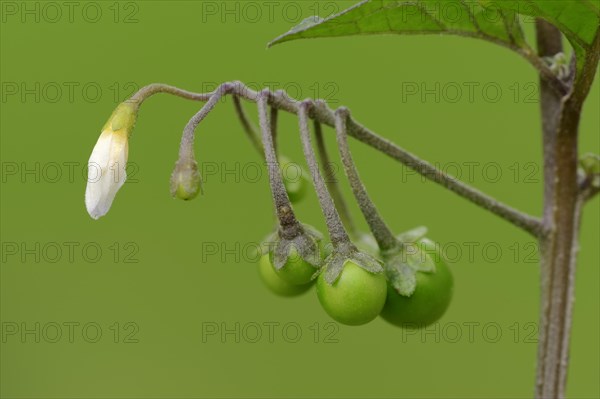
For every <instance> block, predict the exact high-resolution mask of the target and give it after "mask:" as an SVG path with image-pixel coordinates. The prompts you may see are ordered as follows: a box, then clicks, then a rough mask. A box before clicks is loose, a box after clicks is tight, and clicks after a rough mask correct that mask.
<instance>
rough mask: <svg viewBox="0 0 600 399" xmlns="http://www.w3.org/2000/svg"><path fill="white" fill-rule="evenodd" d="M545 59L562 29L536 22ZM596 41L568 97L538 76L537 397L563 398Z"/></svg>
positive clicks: (598, 49)
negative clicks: (581, 137) (584, 115)
mask: <svg viewBox="0 0 600 399" xmlns="http://www.w3.org/2000/svg"><path fill="white" fill-rule="evenodd" d="M536 35H537V41H538V47H539V53H540V55H541V56H552V55H554V54H556V53H557V52H559V51H561V50H562V44H561V35H560V32H559V31H558V29H556V28H555V27H553V26H552V25H550V24H548V23H547V22H545V21H542V20H538V21H537V23H536ZM599 53H600V37H599V36H598V35H596V38H595V40H594V42H593V44H592V48H591V50H590V51H589V52H588V55H587V57H586V59H585V60H582V61H583V68H582V71H581V74H580V75H578V76H576V77H575V80H574V81H573V82H572V88H571V90H570V91H569V93H568V94H567V95H565V96H562V97H561V96H559V95H557V93H556V92H553V91H552V90H551V89H552V88H551V84H550V82H548V81H547V79H546V78H545V77H544V76H543V75H542V76H540V87H541V100H542V102H541V113H542V128H543V140H544V181H545V187H544V217H543V225H544V231H545V232H546V234H544V235H543V236H541V237H540V250H541V257H540V258H541V293H542V296H541V309H540V339H539V349H538V369H537V373H536V397H538V398H564V397H565V390H566V381H567V371H568V364H569V346H570V336H571V326H572V311H573V301H574V292H575V269H576V257H577V251H578V246H579V224H580V218H581V211H582V206H583V203H584V201H585V198H584V195H582V193H581V192H580V190H579V182H578V174H577V169H578V142H577V141H578V133H579V122H580V118H581V108H582V106H583V102H584V100H585V98H586V97H587V95H588V93H589V90H590V87H591V85H592V82H593V79H594V76H595V74H596V68H597V66H598V59H599V57H600V55H599Z"/></svg>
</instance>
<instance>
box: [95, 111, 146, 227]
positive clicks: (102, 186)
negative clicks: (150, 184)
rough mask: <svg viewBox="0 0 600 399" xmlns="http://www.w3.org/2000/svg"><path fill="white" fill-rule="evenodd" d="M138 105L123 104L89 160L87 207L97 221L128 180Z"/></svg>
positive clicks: (106, 126) (104, 130)
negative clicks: (130, 148)
mask: <svg viewBox="0 0 600 399" xmlns="http://www.w3.org/2000/svg"><path fill="white" fill-rule="evenodd" d="M137 111H138V104H136V103H128V102H124V103H121V104H120V105H119V106H118V107H117V108H116V109H115V111H114V112H113V114H112V115H111V117H110V118H109V119H108V122H106V124H105V125H104V127H103V128H102V133H101V134H100V137H99V138H98V141H97V142H96V145H95V146H94V149H93V150H92V155H90V159H89V161H88V182H87V186H86V189H85V205H86V208H87V211H88V213H89V214H90V216H91V217H92V218H94V219H98V218H99V217H101V216H104V215H105V214H106V213H107V212H108V210H109V209H110V207H111V205H112V202H113V200H114V199H115V195H116V194H117V191H119V189H120V188H121V186H123V183H125V180H126V179H127V172H126V167H127V157H128V155H129V141H128V139H129V136H130V135H131V132H132V131H133V127H134V125H135V120H136V117H137Z"/></svg>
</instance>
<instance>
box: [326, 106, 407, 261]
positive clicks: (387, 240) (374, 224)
mask: <svg viewBox="0 0 600 399" xmlns="http://www.w3.org/2000/svg"><path fill="white" fill-rule="evenodd" d="M348 117H349V113H348V110H347V109H346V108H343V107H342V108H339V109H337V110H336V112H335V130H336V137H337V143H338V148H339V151H340V156H341V158H342V163H343V164H344V171H345V172H346V176H347V177H348V181H349V182H350V187H352V192H353V193H354V197H355V198H356V202H357V203H358V206H359V207H360V210H361V212H362V214H363V215H364V217H365V220H366V221H367V223H368V224H369V228H370V229H371V232H372V233H373V236H374V237H375V240H376V241H377V245H379V248H380V249H381V250H382V251H390V250H393V249H395V248H397V247H398V246H399V243H398V240H397V239H396V237H394V234H393V233H392V231H391V230H390V228H389V227H388V226H387V224H386V223H385V222H384V221H383V219H382V218H381V216H380V215H379V212H378V211H377V208H376V207H375V204H373V202H372V201H371V198H369V194H368V193H367V189H366V188H365V186H364V184H363V183H362V181H361V180H360V177H359V175H358V170H357V169H356V165H355V164H354V160H353V159H352V154H351V153H350V147H349V146H348V137H347V134H348V133H347V130H346V121H347V119H348Z"/></svg>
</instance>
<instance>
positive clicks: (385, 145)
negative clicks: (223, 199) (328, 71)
mask: <svg viewBox="0 0 600 399" xmlns="http://www.w3.org/2000/svg"><path fill="white" fill-rule="evenodd" d="M231 85H232V90H231V92H232V93H233V94H235V95H237V96H239V97H242V98H245V99H246V100H249V101H253V102H256V101H257V99H258V96H259V93H258V92H256V91H254V90H252V89H250V88H248V87H246V86H245V85H244V84H243V83H241V82H233V83H231ZM147 88H152V90H150V89H147ZM140 92H144V93H151V94H155V93H163V92H166V93H171V94H175V95H179V96H181V97H185V98H190V99H194V100H198V101H206V100H207V99H208V98H210V96H211V95H212V93H206V94H194V96H187V95H186V96H184V95H182V93H181V92H183V91H182V90H180V89H176V88H173V87H170V86H166V85H158V86H156V87H155V85H150V86H147V87H145V88H142V89H141V90H140ZM140 92H138V94H139V93H140ZM151 94H150V95H151ZM136 95H137V94H136ZM136 95H134V97H135V96H136ZM270 105H271V106H273V107H275V108H277V109H279V110H284V111H286V112H290V113H293V114H298V113H299V109H300V107H299V105H298V101H297V100H294V99H291V98H290V97H289V96H288V95H287V94H286V93H285V92H283V91H280V90H278V91H277V92H276V93H274V94H273V93H270ZM316 105H317V106H316V107H312V108H311V111H310V112H309V115H308V117H310V118H312V119H314V120H316V121H318V122H320V123H322V124H325V125H328V126H331V127H334V126H335V117H334V114H333V111H332V110H331V109H329V108H328V107H327V106H326V105H325V104H324V103H323V102H321V105H320V104H319V103H317V104H316ZM348 135H350V136H352V137H354V138H356V139H357V140H359V141H361V142H363V143H365V144H367V145H369V146H371V147H373V148H375V149H376V150H378V151H380V152H382V153H384V154H386V155H388V156H390V157H391V158H394V159H396V160H397V161H399V162H401V163H403V164H404V165H406V166H408V167H410V168H411V169H413V170H414V171H416V172H417V173H419V174H421V175H422V176H424V177H426V178H427V179H429V180H431V181H433V182H435V183H438V184H440V185H442V186H443V187H445V188H447V189H449V190H451V191H453V192H454V193H456V194H458V195H459V196H461V197H463V198H465V199H467V200H468V201H470V202H472V203H474V204H475V205H478V206H480V207H482V208H484V209H486V210H488V211H490V212H492V213H494V214H495V215H497V216H500V217H501V218H503V219H505V220H507V221H509V222H510V223H512V224H514V225H515V226H517V227H520V228H522V229H524V230H525V231H527V232H529V233H530V234H532V235H534V236H535V237H540V236H541V235H542V233H543V231H542V227H543V226H542V223H541V221H540V220H539V219H538V218H535V217H533V216H530V215H528V214H526V213H523V212H520V211H518V210H516V209H514V208H512V207H510V206H508V205H506V204H503V203H502V202H500V201H498V200H496V199H494V198H493V197H490V196H489V195H486V194H484V193H482V192H480V191H479V190H477V189H475V188H473V187H471V186H469V185H468V184H466V183H463V182H461V181H459V180H457V179H455V178H454V177H452V176H449V175H447V174H445V173H444V172H443V171H441V170H439V169H437V168H436V167H435V166H433V165H431V164H430V163H427V162H426V161H423V160H421V159H419V158H417V157H416V156H415V155H413V154H411V153H409V152H408V151H406V150H404V149H403V148H401V147H399V146H398V145H396V144H394V143H392V142H390V141H388V140H387V139H385V138H383V137H381V136H378V135H377V134H375V133H374V132H372V131H370V130H369V129H367V128H366V127H364V126H362V125H360V124H358V123H356V122H354V121H352V120H350V121H348Z"/></svg>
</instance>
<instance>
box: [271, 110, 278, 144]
mask: <svg viewBox="0 0 600 399" xmlns="http://www.w3.org/2000/svg"><path fill="white" fill-rule="evenodd" d="M278 116H279V110H278V109H277V108H275V107H271V117H270V121H271V137H273V148H274V149H275V154H277V133H278V132H277V119H278Z"/></svg>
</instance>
